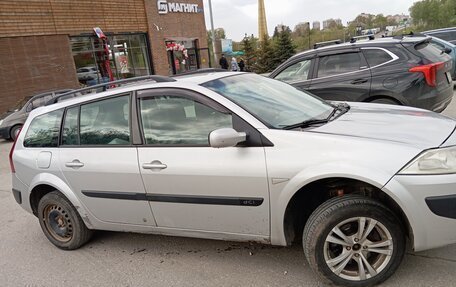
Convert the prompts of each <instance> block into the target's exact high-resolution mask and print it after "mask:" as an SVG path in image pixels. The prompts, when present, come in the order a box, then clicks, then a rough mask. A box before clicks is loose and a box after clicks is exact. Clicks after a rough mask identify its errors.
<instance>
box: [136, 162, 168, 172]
mask: <svg viewBox="0 0 456 287" xmlns="http://www.w3.org/2000/svg"><path fill="white" fill-rule="evenodd" d="M167 167H168V166H167V165H166V164H164V163H162V162H161V161H159V160H154V161H152V162H150V163H143V164H142V168H143V169H150V170H152V171H154V170H155V171H158V170H162V169H165V168H167Z"/></svg>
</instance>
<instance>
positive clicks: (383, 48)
mask: <svg viewBox="0 0 456 287" xmlns="http://www.w3.org/2000/svg"><path fill="white" fill-rule="evenodd" d="M430 41H431V38H430V37H400V38H383V39H376V40H371V41H356V42H354V43H346V44H338V45H330V46H324V47H320V48H317V49H314V50H310V51H306V52H302V53H299V54H297V55H295V56H293V57H291V58H290V59H288V60H287V61H285V63H283V64H282V65H280V66H279V67H277V69H275V70H274V71H273V72H272V73H271V75H270V77H271V78H274V79H277V80H281V81H285V82H287V83H290V84H291V85H293V86H295V87H297V88H299V89H302V90H306V91H309V92H311V93H313V94H315V95H317V96H319V97H320V98H322V99H324V100H337V101H357V102H373V103H383V104H398V105H407V106H413V107H418V108H424V109H428V110H432V111H436V112H440V111H443V110H444V109H445V107H446V106H447V105H448V104H449V103H450V102H451V99H452V97H453V83H452V77H451V72H452V71H453V68H452V61H451V57H450V56H448V55H446V54H442V52H441V50H439V49H437V48H435V47H434V46H433V45H430Z"/></svg>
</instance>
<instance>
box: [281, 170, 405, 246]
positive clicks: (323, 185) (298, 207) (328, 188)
mask: <svg viewBox="0 0 456 287" xmlns="http://www.w3.org/2000/svg"><path fill="white" fill-rule="evenodd" d="M346 194H359V195H362V196H366V197H369V198H372V199H375V200H377V201H379V202H380V203H382V204H383V205H385V206H386V207H387V208H389V209H390V210H391V211H392V212H393V213H394V214H395V215H396V216H397V218H398V219H399V221H400V224H401V226H402V228H403V230H404V233H405V234H406V235H407V237H408V238H409V239H410V240H411V241H413V232H412V230H411V227H410V223H409V221H408V219H407V217H406V215H405V214H404V212H403V211H402V209H401V208H400V207H399V205H398V204H397V203H396V202H395V201H394V200H393V199H392V198H391V197H390V196H388V195H387V194H386V193H385V192H383V191H382V190H381V189H379V188H377V187H375V186H373V185H371V184H369V183H366V182H363V181H360V180H356V179H350V178H325V179H320V180H317V181H315V182H312V183H310V184H307V185H306V186H304V187H302V188H301V189H300V190H298V191H297V192H296V193H295V194H294V196H293V197H292V198H291V200H290V201H289V202H288V205H287V208H286V210H285V217H284V222H283V224H284V232H285V239H286V242H287V244H288V245H290V244H292V243H294V242H300V241H301V240H302V238H301V235H302V232H303V230H304V226H305V225H306V223H307V220H308V219H309V217H310V215H311V214H312V212H313V211H314V210H315V209H317V207H318V206H320V205H321V204H322V203H324V202H325V201H327V200H328V199H330V198H333V197H338V196H344V195H346Z"/></svg>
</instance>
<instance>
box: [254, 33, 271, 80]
mask: <svg viewBox="0 0 456 287" xmlns="http://www.w3.org/2000/svg"><path fill="white" fill-rule="evenodd" d="M259 46H260V47H259V49H258V51H257V53H256V55H257V57H256V61H255V63H254V64H253V71H254V72H255V73H258V74H262V73H268V72H271V71H272V70H274V68H275V63H276V60H275V51H274V46H273V42H272V40H271V39H270V38H269V37H265V40H264V41H262V42H260V45H259Z"/></svg>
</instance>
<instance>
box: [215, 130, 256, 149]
mask: <svg viewBox="0 0 456 287" xmlns="http://www.w3.org/2000/svg"><path fill="white" fill-rule="evenodd" d="M246 139H247V135H246V133H240V132H237V131H236V130H235V129H232V128H223V129H218V130H215V131H212V132H211V133H210V134H209V144H210V145H211V147H214V148H220V147H233V146H236V145H237V144H238V143H241V142H244V141H245V140H246Z"/></svg>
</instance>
